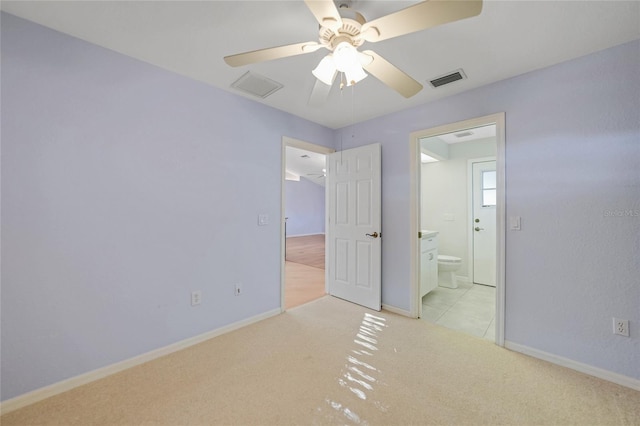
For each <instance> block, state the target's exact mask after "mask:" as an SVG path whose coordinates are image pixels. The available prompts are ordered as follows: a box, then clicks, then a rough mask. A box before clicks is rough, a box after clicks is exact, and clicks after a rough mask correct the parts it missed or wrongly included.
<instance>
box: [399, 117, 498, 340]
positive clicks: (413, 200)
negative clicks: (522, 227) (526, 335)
mask: <svg viewBox="0 0 640 426" xmlns="http://www.w3.org/2000/svg"><path fill="white" fill-rule="evenodd" d="M489 124H495V125H496V174H497V188H496V189H497V201H498V203H497V207H496V221H497V224H496V248H497V253H496V316H495V323H496V340H495V343H496V344H497V345H498V346H504V328H505V286H506V283H505V267H506V266H505V244H506V243H505V241H506V238H505V237H506V235H505V233H506V218H505V202H506V201H505V124H506V123H505V113H504V112H498V113H495V114H491V115H486V116H483V117H478V118H472V119H468V120H463V121H458V122H455V123H450V124H445V125H442V126H438V127H433V128H430V129H425V130H419V131H416V132H412V133H411V134H410V135H409V159H410V163H409V177H410V182H409V186H410V188H409V190H410V192H409V198H410V199H409V210H410V212H409V233H410V235H409V241H410V248H409V257H410V259H409V262H410V265H409V267H410V271H409V278H410V280H411V286H410V288H411V290H410V296H409V297H410V299H409V306H410V311H411V316H412V317H413V318H418V317H420V315H421V314H422V303H421V302H422V301H421V300H420V298H419V297H418V295H419V292H420V239H419V238H418V231H420V182H419V179H418V178H419V176H420V174H419V170H420V167H421V165H420V139H421V138H424V137H430V136H437V135H442V134H445V133H453V132H458V131H461V130H466V129H471V128H474V127H481V126H485V125H489Z"/></svg>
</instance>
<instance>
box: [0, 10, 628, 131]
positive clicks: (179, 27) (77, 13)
mask: <svg viewBox="0 0 640 426" xmlns="http://www.w3.org/2000/svg"><path fill="white" fill-rule="evenodd" d="M414 3H416V2H415V1H414V2H412V1H364V0H355V1H353V5H352V6H353V7H354V8H355V9H357V10H359V11H360V12H361V13H362V14H363V15H364V16H365V18H366V19H368V20H371V19H374V18H377V17H380V16H383V15H385V14H388V13H391V12H393V11H396V10H399V9H402V8H404V7H407V6H409V5H411V4H414ZM0 7H1V8H2V10H4V11H6V12H9V13H11V14H14V15H17V16H19V17H23V18H25V19H28V20H31V21H34V22H37V23H40V24H42V25H45V26H48V27H51V28H54V29H56V30H58V31H62V32H64V33H67V34H70V35H72V36H75V37H78V38H80V39H84V40H87V41H89V42H91V43H94V44H97V45H100V46H104V47H106V48H109V49H112V50H114V51H117V52H120V53H123V54H125V55H129V56H132V57H134V58H138V59H140V60H142V61H145V62H148V63H151V64H154V65H157V66H159V67H162V68H165V69H167V70H171V71H174V72H176V73H179V74H182V75H185V76H188V77H190V78H194V79H196V80H200V81H203V82H205V83H208V84H211V85H213V86H216V87H219V88H221V89H224V90H228V91H231V92H234V93H238V94H239V95H241V96H247V97H250V98H251V99H255V100H257V101H258V102H262V103H265V104H267V105H270V106H272V107H275V108H278V109H281V110H283V111H287V112H290V113H292V114H294V115H297V116H300V117H303V118H306V119H308V120H311V121H314V122H317V123H320V124H322V125H325V126H328V127H331V128H340V127H343V126H345V125H348V124H350V123H352V122H359V121H364V120H367V119H371V118H374V117H377V116H380V115H384V114H387V113H391V112H395V111H400V110H403V109H406V108H409V107H411V106H415V105H418V104H422V103H425V102H429V101H433V100H435V99H439V98H442V97H445V96H449V95H453V94H456V93H459V92H462V91H466V90H469V89H472V88H475V87H479V86H482V85H486V84H489V83H492V82H495V81H498V80H502V79H505V78H509V77H512V76H515V75H519V74H522V73H525V72H528V71H532V70H535V69H538V68H543V67H546V66H549V65H552V64H556V63H559V62H562V61H565V60H568V59H572V58H576V57H579V56H583V55H586V54H589V53H592V52H595V51H598V50H602V49H605V48H608V47H611V46H615V45H618V44H622V43H625V42H627V41H631V40H635V39H638V38H640V2H638V1H616V0H608V1H523V0H510V1H494V0H488V1H487V0H485V3H484V7H483V11H482V13H481V14H480V16H478V17H474V18H469V19H466V20H462V21H458V22H454V23H450V24H446V25H443V26H440V27H436V28H432V29H429V30H426V31H422V32H419V33H414V34H410V35H406V36H402V37H398V38H395V39H390V40H385V41H382V42H380V43H365V45H364V46H363V49H371V50H375V51H376V52H377V53H378V54H380V55H382V56H383V57H384V58H385V59H387V60H388V61H389V62H391V63H393V64H394V65H396V66H397V67H399V68H401V69H402V70H403V71H405V72H406V73H408V74H409V75H410V76H412V77H413V78H414V79H416V80H418V81H420V82H421V83H422V84H423V85H424V86H425V88H424V89H423V90H422V91H421V92H420V93H418V94H417V95H416V96H414V97H412V98H409V99H405V98H403V97H402V96H400V95H399V94H397V93H396V92H394V91H393V90H392V89H390V88H388V87H386V86H385V85H383V84H382V83H381V82H379V81H378V80H376V79H375V78H374V77H372V76H369V77H368V78H366V79H365V80H363V81H362V82H360V83H358V84H357V85H356V87H355V88H354V91H353V92H354V98H353V100H352V98H351V89H350V88H348V89H345V93H343V94H342V96H341V94H340V90H339V89H338V88H337V87H334V88H333V89H332V92H331V94H330V96H329V99H328V100H327V102H326V103H325V105H323V106H322V107H316V108H313V107H310V106H308V105H307V100H308V97H309V94H310V92H311V89H312V87H313V84H314V78H313V76H312V75H311V70H312V69H313V68H314V67H315V66H316V65H317V63H318V62H319V61H320V59H321V58H322V57H323V56H324V55H325V54H326V53H327V52H326V51H325V50H320V51H317V52H314V53H309V54H306V55H300V56H295V57H291V58H285V59H279V60H275V61H270V62H266V63H261V64H256V65H249V66H245V67H240V68H231V67H229V66H228V65H227V64H226V63H225V62H224V61H223V59H222V58H223V57H224V56H226V55H230V54H234V53H240V52H245V51H249V50H255V49H261V48H267V47H272V46H279V45H285V44H292V43H298V42H306V41H317V36H318V24H317V22H316V20H315V19H314V17H313V15H312V14H311V12H310V11H309V10H308V8H307V7H306V5H305V3H304V2H302V1H268V0H261V1H39V2H37V1H27V0H20V1H2V2H1V4H0ZM458 68H462V69H464V72H465V73H466V75H467V77H468V79H466V80H463V81H459V82H455V83H453V84H451V85H448V86H444V87H441V88H439V89H433V88H431V87H430V86H429V85H428V82H427V81H428V80H430V79H432V78H434V77H438V76H440V75H443V74H446V73H448V72H450V71H453V70H456V69H458ZM248 70H251V71H253V72H256V73H258V74H261V75H263V76H265V77H268V78H270V79H272V80H275V81H277V82H279V83H281V84H283V85H284V88H283V89H281V90H279V91H277V92H275V93H274V94H273V95H271V96H269V97H268V98H266V99H264V100H262V99H257V98H253V97H251V96H250V95H245V94H242V93H241V92H238V91H236V90H235V89H232V88H231V87H230V85H231V83H233V82H234V81H235V80H236V79H237V78H239V77H240V76H241V75H243V74H244V73H245V72H246V71H248ZM352 102H353V103H352Z"/></svg>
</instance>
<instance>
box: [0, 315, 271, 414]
mask: <svg viewBox="0 0 640 426" xmlns="http://www.w3.org/2000/svg"><path fill="white" fill-rule="evenodd" d="M280 313H281V311H280V308H277V309H273V310H271V311H267V312H264V313H262V314H259V315H256V316H253V317H251V318H247V319H244V320H241V321H238V322H234V323H233V324H229V325H225V326H224V327H220V328H218V329H215V330H211V331H208V332H206V333H203V334H200V335H198V336H194V337H190V338H188V339H184V340H181V341H179V342H176V343H172V344H170V345H168V346H164V347H162V348H158V349H154V350H152V351H150V352H147V353H144V354H141V355H138V356H135V357H133V358H129V359H125V360H124V361H120V362H117V363H115V364H111V365H107V366H105V367H102V368H98V369H97V370H93V371H89V372H87V373H84V374H80V375H78V376H75V377H71V378H69V379H65V380H62V381H60V382H57V383H53V384H51V385H48V386H45V387H42V388H40V389H36V390H33V391H31V392H27V393H25V394H22V395H18V396H16V397H14V398H11V399H7V400H6V401H3V402H2V403H0V413H2V414H6V413H9V412H11V411H14V410H17V409H19V408H22V407H26V406H27V405H30V404H33V403H36V402H38V401H42V400H43V399H46V398H49V397H51V396H54V395H57V394H59V393H62V392H66V391H68V390H71V389H73V388H76V387H78V386H82V385H85V384H87V383H90V382H93V381H96V380H99V379H102V378H104V377H106V376H110V375H112V374H115V373H118V372H120V371H122V370H126V369H128V368H131V367H135V366H136V365H140V364H144V363H145V362H149V361H152V360H154V359H156V358H160V357H162V356H165V355H169V354H171V353H173V352H177V351H180V350H182V349H186V348H188V347H190V346H193V345H197V344H198V343H202V342H204V341H205V340H209V339H211V338H214V337H216V336H220V335H222V334H226V333H229V332H231V331H234V330H237V329H239V328H242V327H246V326H248V325H250V324H253V323H256V322H259V321H262V320H265V319H267V318H270V317H273V316H275V315H279V314H280Z"/></svg>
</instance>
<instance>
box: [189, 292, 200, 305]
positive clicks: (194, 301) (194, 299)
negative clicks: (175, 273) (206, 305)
mask: <svg viewBox="0 0 640 426" xmlns="http://www.w3.org/2000/svg"><path fill="white" fill-rule="evenodd" d="M200 303H202V292H201V291H200V290H198V291H192V292H191V306H196V305H199V304H200Z"/></svg>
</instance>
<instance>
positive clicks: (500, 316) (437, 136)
mask: <svg viewBox="0 0 640 426" xmlns="http://www.w3.org/2000/svg"><path fill="white" fill-rule="evenodd" d="M489 127H493V128H494V129H495V137H494V142H493V143H494V144H495V145H494V153H493V155H495V157H494V158H492V159H489V158H484V157H488V156H489V155H488V154H487V152H486V151H484V152H483V151H481V150H479V148H477V147H473V146H471V143H469V145H470V146H469V147H468V148H469V152H468V153H467V154H465V155H466V158H465V156H464V155H462V156H461V154H460V153H461V152H462V148H463V145H458V146H456V147H454V145H452V144H448V143H447V142H445V141H444V139H446V137H445V135H446V136H447V137H450V138H453V139H454V140H455V139H456V138H463V137H466V136H469V133H474V131H472V129H474V130H475V129H479V130H480V129H482V128H489ZM479 130H478V131H479ZM427 139H431V141H432V142H434V143H433V144H432V145H431V146H427V149H425V144H424V142H423V141H424V140H427ZM436 142H437V143H436ZM410 143H411V145H410V147H411V150H410V155H411V186H412V188H411V206H410V208H411V221H410V231H411V233H412V238H411V244H412V246H411V281H412V305H411V308H412V309H411V313H412V315H414V316H416V317H426V316H427V315H428V314H432V312H423V304H422V302H423V299H422V295H421V292H420V277H421V265H420V257H421V256H420V255H421V250H420V247H421V244H422V239H421V238H420V237H421V236H422V235H423V234H426V233H425V232H421V231H429V233H428V234H427V235H429V236H432V235H433V231H435V232H437V234H436V235H438V237H437V240H438V247H439V250H438V252H437V255H438V256H439V258H441V261H439V262H438V264H439V266H440V267H439V277H438V285H436V287H435V289H436V290H435V291H436V292H437V291H438V290H440V292H442V293H445V292H450V293H451V295H450V298H457V297H460V295H461V294H464V293H465V292H470V291H471V290H473V291H474V293H473V295H474V296H477V297H476V299H484V300H488V302H487V303H489V302H490V306H491V312H489V314H490V315H491V317H490V318H493V321H494V324H493V325H491V326H489V327H488V324H485V325H484V327H485V328H487V329H488V330H490V331H491V333H486V334H487V336H484V337H488V338H490V339H491V340H493V341H495V342H496V343H497V344H498V345H503V344H504V275H505V274H504V229H505V225H504V223H505V220H504V114H503V113H500V114H494V115H491V116H486V117H480V118H477V119H472V120H466V121H463V122H458V123H453V124H450V125H446V126H440V127H437V128H433V129H427V130H423V131H419V132H415V133H412V134H411V142H410ZM478 146H479V145H478ZM452 147H453V148H452ZM447 151H451V153H452V154H453V156H454V157H456V156H457V157H458V158H457V166H456V167H457V170H459V171H460V172H459V175H458V176H457V177H451V176H448V175H446V173H448V172H450V170H453V168H451V167H450V168H448V169H447V168H446V167H445V163H446V162H447V161H446V160H447V159H448V158H447V155H449V154H448V153H447ZM474 152H475V157H474ZM424 153H428V154H429V155H430V156H431V157H432V158H431V160H432V161H438V160H439V161H440V163H439V164H437V163H434V164H435V165H434V166H432V168H431V169H430V172H425V173H433V172H436V171H437V172H438V174H434V175H432V176H431V180H432V182H433V181H434V180H437V182H435V183H434V185H436V186H438V187H437V188H436V189H435V190H433V188H431V189H432V191H431V192H429V194H430V195H429V197H430V200H431V202H430V203H422V202H421V199H422V194H423V190H422V186H423V184H425V180H424V178H425V176H423V173H422V170H424V169H426V168H425V167H424V166H423V165H422V164H423V163H422V162H421V155H422V154H424ZM480 160H495V172H493V174H492V173H491V171H490V170H484V171H486V172H487V173H486V175H482V173H481V170H482V169H481V168H478V173H479V174H480V176H481V177H480V179H478V180H477V181H478V182H479V183H478V185H480V188H479V192H480V194H481V195H482V193H483V192H482V191H483V190H484V195H485V200H484V201H486V202H487V204H493V205H492V206H490V207H489V206H488V207H485V208H484V210H482V207H481V208H479V209H477V210H474V208H473V207H472V205H473V200H474V197H473V190H472V188H473V179H472V176H473V164H474V163H484V162H485V161H480ZM451 164H453V161H451ZM485 166H487V164H485ZM487 167H489V168H491V166H490V165H489V166H487ZM468 168H470V170H469V171H467V169H468ZM427 170H429V169H427ZM434 176H437V178H435V179H434ZM445 176H448V177H447V178H445ZM482 176H484V178H485V181H484V186H483V185H482ZM492 177H493V178H494V182H492V181H491V178H492ZM448 178H451V179H456V180H457V182H458V190H457V192H458V196H457V197H455V198H454V197H452V196H451V190H450V189H449V190H444V189H443V188H441V186H443V185H442V182H443V179H448ZM438 182H440V184H438ZM438 191H440V192H438ZM492 197H493V198H495V200H493V198H492ZM476 198H477V197H476ZM434 200H441V203H440V204H441V206H444V207H442V209H440V210H438V209H437V208H434V205H435V204H436V203H435V202H434ZM467 200H468V201H467ZM481 201H482V199H481ZM494 201H495V202H494ZM489 202H491V203H489ZM491 210H493V212H494V214H495V219H493V220H492V219H491V218H490V216H482V217H473V215H474V214H476V213H480V212H481V211H482V212H483V213H489V212H490V211H491ZM425 215H426V216H427V217H429V216H430V220H426V221H425ZM476 219H478V220H479V221H482V225H487V226H480V225H481V224H480V222H475V220H476ZM490 222H491V223H493V225H494V226H495V236H494V237H493V245H492V244H491V242H487V241H485V244H484V246H483V247H484V249H485V253H486V252H487V251H488V252H491V251H493V254H494V255H495V256H494V258H495V264H494V265H493V266H492V265H491V261H490V260H484V261H483V262H484V263H482V261H481V263H482V265H483V268H484V269H482V270H478V273H476V274H474V268H475V267H474V263H475V262H474V261H473V258H474V253H473V242H474V236H475V235H474V233H476V234H481V233H483V231H485V230H487V229H488V228H490V226H489V225H488V224H489V223H490ZM425 223H426V224H428V226H429V227H431V228H438V229H428V228H427V229H424V228H425V226H424V225H425ZM476 228H478V229H479V230H478V231H476V230H475V229H476ZM481 228H485V229H481ZM438 231H442V232H438ZM456 232H457V233H458V235H455V233H456ZM482 236H483V237H484V236H487V237H488V236H489V232H484V233H483V235H482ZM479 237H480V236H478V237H477V238H475V240H478V239H480V238H479ZM465 258H466V259H465ZM478 259H479V260H481V256H478ZM443 262H444V263H443ZM447 262H452V263H454V264H456V263H457V264H456V265H454V266H453V267H452V266H451V265H449V264H445V263H447ZM450 270H453V272H450ZM482 273H485V276H484V277H483V276H482ZM478 274H480V277H481V278H480V279H482V280H485V279H486V275H489V277H490V278H491V276H492V275H493V277H495V278H493V281H494V282H495V289H494V288H493V287H488V286H486V285H480V283H476V281H477V277H476V276H475V275H478ZM471 294H472V293H469V295H470V296H471ZM428 297H429V294H427V295H426V296H425V299H426V298H428ZM447 297H449V296H447ZM447 302H451V300H448V301H447ZM439 308H440V309H449V307H446V306H439ZM485 308H486V307H485ZM426 309H429V308H426ZM459 309H462V307H461V306H459ZM453 314H454V310H452V311H451V314H450V315H453ZM474 334H476V335H477V333H474Z"/></svg>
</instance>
